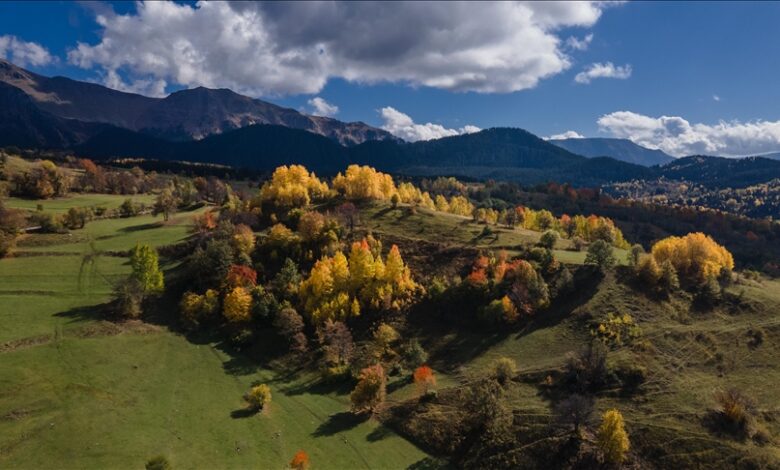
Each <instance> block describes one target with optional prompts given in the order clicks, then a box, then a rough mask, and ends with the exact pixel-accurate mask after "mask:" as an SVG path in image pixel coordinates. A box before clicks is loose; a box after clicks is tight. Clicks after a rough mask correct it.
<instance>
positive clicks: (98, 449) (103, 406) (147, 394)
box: [0, 197, 448, 469]
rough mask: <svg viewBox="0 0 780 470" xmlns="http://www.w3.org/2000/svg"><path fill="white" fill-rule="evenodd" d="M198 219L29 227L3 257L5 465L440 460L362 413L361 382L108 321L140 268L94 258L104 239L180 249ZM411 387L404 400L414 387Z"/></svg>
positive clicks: (370, 464)
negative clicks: (332, 385) (257, 388)
mask: <svg viewBox="0 0 780 470" xmlns="http://www.w3.org/2000/svg"><path fill="white" fill-rule="evenodd" d="M98 199H101V198H99V197H95V198H92V199H90V198H89V197H87V198H86V199H84V200H83V202H84V203H87V202H88V201H93V202H94V201H96V200H98ZM70 202H72V201H70ZM103 202H106V200H105V199H103ZM119 203H121V200H119V201H118V202H117V204H119ZM14 204H15V205H16V207H20V206H19V205H18V201H13V202H12V204H9V205H14ZM30 204H31V207H32V208H33V209H34V207H35V203H34V201H32V202H30ZM44 204H45V203H44ZM63 204H65V203H64V201H63ZM74 205H82V203H78V204H74ZM59 207H60V210H64V209H65V205H61V206H59ZM47 210H48V209H47ZM52 210H53V209H52ZM192 215H193V213H192V212H190V213H180V214H176V215H174V216H173V217H172V218H171V220H170V221H169V222H167V223H162V221H161V218H156V219H155V218H153V217H151V216H139V217H132V218H127V219H103V220H97V221H93V222H89V223H88V224H87V226H86V227H85V228H84V229H82V230H75V231H72V232H71V233H70V234H67V235H44V234H32V235H27V236H25V237H24V238H23V239H22V240H20V243H19V245H18V247H17V248H16V250H15V251H14V254H13V256H12V257H9V258H6V259H2V260H0V388H2V389H3V393H2V394H0V467H2V468H21V469H28V468H29V469H37V468H52V467H54V466H56V467H57V468H65V469H70V468H141V467H142V466H143V464H144V462H145V461H146V460H147V459H149V458H150V457H152V456H154V455H157V454H163V455H166V456H167V457H168V458H169V459H170V461H171V462H172V464H173V466H174V468H250V467H254V468H284V467H285V466H286V464H287V462H289V460H290V459H291V458H292V456H293V454H295V452H296V451H298V450H299V449H304V450H305V451H306V452H307V453H308V454H309V456H310V458H311V461H312V463H313V466H314V467H315V468H334V469H341V468H405V467H408V466H410V465H413V464H415V463H417V462H419V461H422V460H424V459H426V458H427V455H426V454H425V453H424V452H422V451H421V450H419V449H418V448H416V447H415V446H414V445H412V444H411V443H409V442H408V441H406V440H404V439H403V438H401V437H399V436H398V435H396V434H395V433H394V432H392V431H390V430H389V429H387V428H385V427H383V426H382V425H381V424H380V423H379V422H377V421H375V420H366V421H364V420H359V421H356V420H355V419H353V418H351V415H350V414H349V413H346V411H347V410H348V408H349V397H348V390H346V391H345V390H338V391H328V390H321V389H320V388H319V387H318V385H317V383H316V381H315V378H314V377H311V376H309V375H291V376H289V377H285V376H281V375H280V374H278V373H276V372H272V371H270V370H267V369H262V368H259V367H257V366H254V365H251V364H245V363H243V362H242V360H241V358H240V357H235V356H231V355H230V354H228V353H227V352H225V351H223V350H221V349H220V348H219V347H218V346H217V345H216V344H213V343H204V344H198V343H194V342H190V341H188V340H187V339H186V338H185V337H183V336H181V335H179V334H176V333H174V332H171V331H169V330H168V329H167V328H165V327H160V326H154V325H147V324H143V323H140V322H130V323H126V324H115V323H111V322H106V321H103V320H101V315H102V314H103V313H105V307H104V306H103V304H105V303H106V302H107V301H108V300H109V298H110V293H111V289H112V283H113V282H115V281H116V280H117V279H119V278H120V277H121V276H123V275H126V274H127V273H128V272H129V266H128V263H127V259H126V258H124V257H120V256H109V255H103V256H100V257H98V258H97V261H96V262H95V263H94V266H93V265H92V264H90V263H84V256H83V255H84V254H87V253H90V252H91V251H92V249H93V248H92V246H91V245H90V243H92V244H93V246H94V248H95V249H97V250H101V251H104V250H109V251H124V250H127V249H129V248H132V247H133V246H134V245H135V244H136V242H140V243H149V244H152V245H154V246H162V245H169V244H173V243H177V242H180V241H183V240H184V239H186V237H188V236H189V231H190V228H191V226H190V224H191V220H192ZM441 380H442V384H443V385H444V386H446V385H447V384H448V382H447V379H446V378H445V377H442V379H441ZM257 382H266V383H268V384H269V385H270V386H271V389H272V393H273V402H272V404H271V405H270V407H269V409H268V410H266V411H264V412H263V413H262V414H261V415H260V416H254V415H250V414H247V413H246V412H245V403H244V402H243V400H242V398H241V397H242V395H243V394H244V393H245V392H246V391H247V389H248V388H249V387H250V386H251V385H252V384H254V383H257ZM398 385H399V387H393V388H394V389H395V391H394V392H393V393H392V394H391V396H390V400H396V399H403V398H405V397H408V396H410V395H411V393H413V391H412V387H411V385H403V384H398ZM396 388H397V389H396Z"/></svg>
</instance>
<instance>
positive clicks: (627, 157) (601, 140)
mask: <svg viewBox="0 0 780 470" xmlns="http://www.w3.org/2000/svg"><path fill="white" fill-rule="evenodd" d="M548 142H550V143H551V144H555V145H557V146H558V147H563V148H565V149H566V150H568V151H570V152H573V153H576V154H578V155H582V156H583V157H589V158H592V157H612V158H614V159H615V160H621V161H624V162H628V163H634V164H636V165H642V166H653V165H664V164H666V163H669V162H671V161H673V160H674V157H673V156H671V155H669V154H667V153H664V152H663V151H661V150H653V149H649V148H646V147H642V146H641V145H638V144H635V143H634V142H632V141H630V140H628V139H610V138H605V137H586V138H574V139H550V140H548Z"/></svg>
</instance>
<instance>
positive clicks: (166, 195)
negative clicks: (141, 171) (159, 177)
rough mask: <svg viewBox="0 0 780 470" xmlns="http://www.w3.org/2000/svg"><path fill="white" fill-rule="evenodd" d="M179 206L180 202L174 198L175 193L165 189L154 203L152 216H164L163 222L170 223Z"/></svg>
mask: <svg viewBox="0 0 780 470" xmlns="http://www.w3.org/2000/svg"><path fill="white" fill-rule="evenodd" d="M178 205H179V200H178V198H177V197H176V196H174V194H173V191H171V190H170V188H165V189H163V190H162V191H160V194H158V195H157V199H156V200H155V201H154V207H152V215H155V216H156V215H157V214H162V215H163V220H164V221H166V222H167V221H168V218H169V217H170V215H171V214H172V213H174V212H176V207H177V206H178Z"/></svg>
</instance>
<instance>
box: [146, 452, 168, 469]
mask: <svg viewBox="0 0 780 470" xmlns="http://www.w3.org/2000/svg"><path fill="white" fill-rule="evenodd" d="M171 468H173V467H172V466H171V462H170V461H168V459H167V458H166V457H165V456H164V455H158V456H156V457H152V458H151V459H149V460H148V461H147V462H146V470H171Z"/></svg>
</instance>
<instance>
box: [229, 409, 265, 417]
mask: <svg viewBox="0 0 780 470" xmlns="http://www.w3.org/2000/svg"><path fill="white" fill-rule="evenodd" d="M257 413H258V410H253V409H252V408H239V409H237V410H233V411H231V412H230V417H231V418H233V419H243V418H251V417H252V416H254V415H256V414H257Z"/></svg>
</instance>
